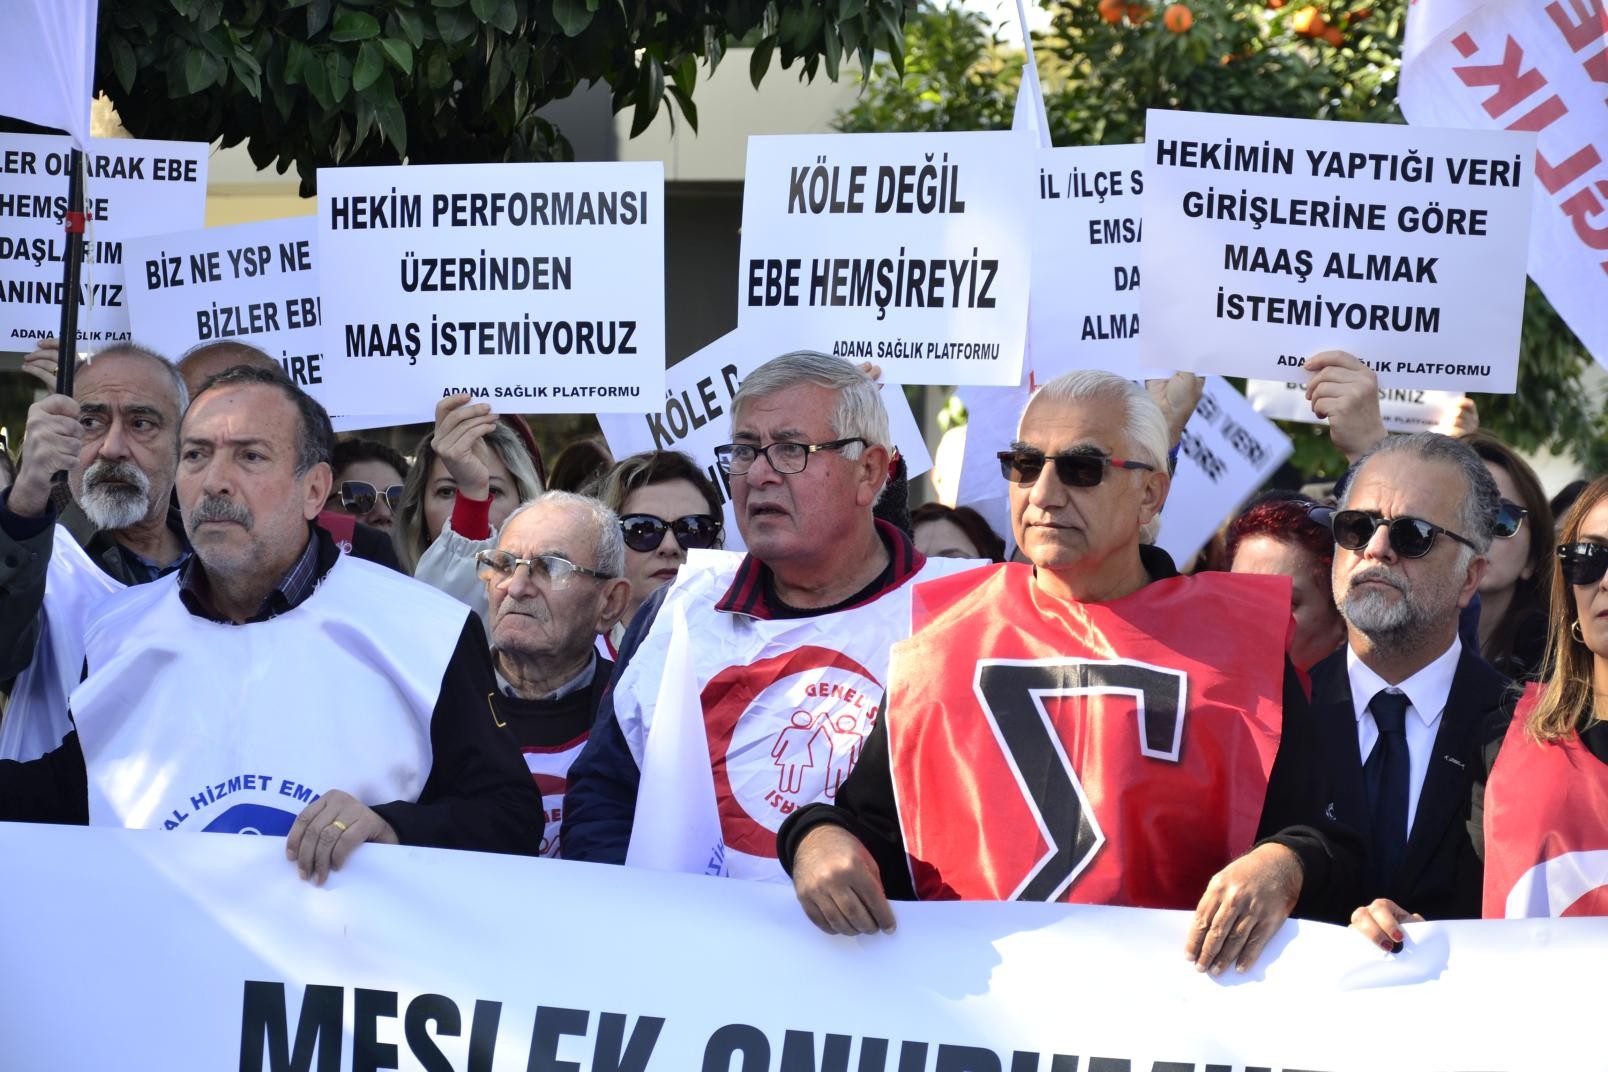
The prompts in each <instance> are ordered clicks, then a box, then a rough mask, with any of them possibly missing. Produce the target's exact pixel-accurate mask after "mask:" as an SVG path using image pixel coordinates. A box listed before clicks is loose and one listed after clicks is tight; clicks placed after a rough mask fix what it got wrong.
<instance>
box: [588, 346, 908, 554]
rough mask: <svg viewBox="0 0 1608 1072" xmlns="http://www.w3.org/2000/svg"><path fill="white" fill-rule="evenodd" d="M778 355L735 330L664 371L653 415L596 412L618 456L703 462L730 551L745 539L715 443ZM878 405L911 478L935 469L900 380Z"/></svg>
mask: <svg viewBox="0 0 1608 1072" xmlns="http://www.w3.org/2000/svg"><path fill="white" fill-rule="evenodd" d="M776 356H777V355H776V354H774V353H767V352H766V351H764V350H762V349H759V348H758V347H756V346H753V345H751V344H750V342H749V340H748V338H747V336H746V334H745V333H744V331H743V330H742V329H741V328H739V329H737V330H736V331H730V332H727V333H726V334H725V335H722V336H721V337H720V338H718V339H716V340H715V341H714V342H712V343H710V344H709V345H708V346H705V347H704V348H703V349H702V350H699V351H698V352H697V353H695V354H691V355H689V356H688V357H685V358H683V359H682V360H680V361H678V362H676V364H675V365H674V366H673V367H672V368H671V369H670V371H669V372H668V373H666V374H665V381H666V384H667V386H666V390H665V395H664V405H663V407H662V408H660V409H658V410H656V411H654V412H652V413H629V414H627V413H599V414H598V415H597V423H598V424H599V425H600V426H602V428H603V437H604V438H605V439H607V440H608V444H609V451H610V453H612V454H613V455H614V456H615V457H616V458H624V457H625V456H626V455H628V454H636V453H638V452H640V451H645V450H679V451H681V452H682V453H684V454H686V455H688V456H690V457H691V458H692V460H693V461H695V462H697V463H698V464H699V465H700V466H701V467H703V469H704V471H705V472H706V473H707V474H708V476H709V479H710V481H711V482H712V483H713V484H714V485H715V490H717V491H718V492H720V498H721V501H722V503H724V504H725V514H726V543H725V546H726V549H727V550H728V551H741V550H743V537H742V533H741V532H740V531H738V528H737V515H736V514H735V513H734V512H733V510H732V505H731V478H730V477H728V476H727V475H726V474H725V473H722V472H721V471H720V467H719V466H718V465H716V464H715V448H716V447H718V446H720V445H721V444H722V443H730V442H731V399H732V396H733V395H735V394H736V393H737V388H738V387H739V386H741V384H742V380H743V377H744V376H746V375H748V374H749V373H750V372H752V371H754V369H756V368H758V367H759V366H760V365H763V364H764V363H765V362H766V361H769V360H770V359H771V358H773V357H776ZM882 404H883V406H884V407H886V408H887V411H888V430H889V433H890V434H891V435H892V436H893V444H894V446H895V447H897V448H898V449H899V453H900V454H901V455H902V456H903V457H904V460H905V465H906V466H907V467H908V469H909V478H910V479H911V480H914V479H915V478H916V477H918V476H920V475H921V474H922V473H925V472H926V471H927V470H928V469H931V468H932V457H931V455H930V454H929V453H928V452H927V444H926V441H925V440H923V439H922V437H921V428H920V427H919V426H918V425H917V424H916V417H915V414H914V413H912V412H911V410H910V403H909V402H908V401H906V399H905V396H904V391H903V390H901V389H900V388H899V387H898V386H896V385H892V384H890V385H887V386H885V387H884V388H883V390H882Z"/></svg>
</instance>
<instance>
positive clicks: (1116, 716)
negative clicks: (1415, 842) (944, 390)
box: [779, 372, 1358, 972]
mask: <svg viewBox="0 0 1608 1072" xmlns="http://www.w3.org/2000/svg"><path fill="white" fill-rule="evenodd" d="M1167 448H1168V428H1167V422H1166V420H1165V419H1164V416H1163V413H1162V411H1161V409H1160V408H1159V407H1158V405H1157V404H1156V403H1155V402H1154V401H1153V400H1152V399H1151V398H1150V397H1149V396H1148V395H1147V393H1146V392H1145V390H1144V389H1143V388H1140V387H1138V386H1137V385H1135V384H1133V383H1130V382H1129V381H1127V380H1124V379H1123V378H1121V377H1119V376H1115V375H1112V374H1110V373H1105V372H1076V373H1068V374H1066V375H1064V376H1061V377H1057V378H1056V379H1055V380H1052V381H1051V382H1050V383H1048V384H1046V385H1045V386H1044V387H1043V388H1042V389H1040V391H1039V392H1038V393H1037V394H1036V395H1035V396H1034V397H1033V399H1032V401H1030V402H1029V403H1028V406H1027V409H1026V411H1025V412H1024V414H1023V415H1022V419H1021V424H1020V428H1019V430H1018V434H1017V442H1016V443H1015V444H1014V445H1013V446H1012V448H1011V449H1010V450H1007V451H1004V452H1001V453H1000V455H999V458H1000V464H1001V469H1002V473H1003V475H1004V477H1005V479H1006V480H1007V481H1008V482H1009V494H1010V505H1011V515H1012V524H1013V528H1014V531H1015V536H1016V539H1017V542H1018V544H1019V545H1020V546H1021V548H1022V550H1023V553H1024V554H1025V555H1026V556H1027V558H1028V560H1029V561H1030V562H1031V567H1029V566H1026V565H1015V564H1008V565H1003V566H996V567H991V568H990V569H988V570H987V571H986V572H982V573H981V574H968V575H966V576H963V577H954V578H946V579H943V580H938V581H933V582H930V583H926V584H921V585H919V586H917V588H916V592H915V595H914V597H913V604H914V606H915V617H916V622H915V629H914V632H913V633H912V636H911V637H910V639H909V640H908V641H905V642H902V643H900V644H898V645H896V646H895V647H894V651H893V663H892V681H891V683H890V685H889V690H888V699H887V711H886V717H885V718H883V719H880V720H879V721H878V723H877V726H876V730H875V732H874V733H873V735H872V737H871V738H870V740H869V741H868V742H867V744H866V749H865V753H864V756H863V758H862V761H861V763H860V765H859V766H858V767H857V768H856V769H855V771H854V773H853V774H851V775H850V776H849V778H848V780H847V781H846V782H845V783H844V784H843V786H842V788H841V789H840V790H839V792H838V794H837V799H836V800H835V801H834V802H833V804H834V806H832V807H826V806H815V807H810V808H806V809H803V810H801V811H799V812H798V813H796V814H795V815H794V816H793V817H792V818H790V819H789V820H788V821H787V823H786V825H784V826H783V828H782V831H781V835H780V839H779V840H780V850H781V857H782V860H783V862H784V863H785V864H786V865H788V866H789V869H790V871H791V873H792V875H793V879H794V885H795V890H796V891H797V893H798V897H799V901H800V903H801V905H802V906H803V908H804V911H805V913H806V914H807V915H808V916H809V918H810V919H811V920H812V921H813V922H814V923H815V924H816V925H817V926H818V927H820V928H821V929H823V930H826V931H828V932H830V933H838V934H869V933H873V932H875V931H877V930H892V929H893V925H894V919H893V914H892V911H891V910H890V908H889V905H888V897H889V896H890V895H891V896H894V897H897V898H902V899H923V900H947V899H973V900H1015V899H1020V900H1041V901H1069V902H1075V903H1082V904H1114V905H1129V906H1138V907H1153V908H1172V909H1187V908H1190V907H1194V908H1195V909H1196V915H1195V921H1194V924H1193V926H1192V928H1191V930H1190V933H1189V936H1188V943H1187V947H1186V952H1187V953H1188V955H1189V957H1190V959H1191V960H1192V961H1194V962H1195V964H1196V966H1197V967H1198V968H1200V969H1202V970H1210V971H1212V972H1221V971H1222V970H1224V969H1225V968H1226V967H1228V966H1231V965H1235V964H1237V965H1238V966H1239V967H1240V969H1241V970H1244V969H1245V968H1247V967H1248V966H1249V965H1250V964H1251V963H1252V962H1254V961H1255V959H1256V958H1257V956H1258V955H1259V953H1260V951H1261V948H1262V946H1263V945H1264V944H1265V943H1266V942H1267V940H1268V939H1269V938H1270V937H1271V936H1272V935H1273V934H1274V933H1275V932H1276V931H1277V930H1278V928H1279V926H1280V925H1282V924H1283V922H1284V920H1285V919H1286V918H1287V916H1288V915H1289V914H1290V913H1291V911H1292V910H1294V909H1296V908H1297V907H1298V906H1299V907H1300V908H1301V910H1302V911H1303V912H1304V913H1319V914H1323V913H1327V914H1335V913H1337V912H1338V911H1339V906H1340V905H1344V904H1348V903H1349V901H1347V899H1346V898H1347V896H1348V895H1349V894H1350V893H1351V892H1352V887H1351V884H1350V882H1349V881H1348V880H1347V871H1348V869H1349V868H1350V867H1354V866H1355V863H1356V856H1357V855H1358V853H1357V851H1356V846H1355V839H1354V837H1352V836H1351V835H1349V833H1348V832H1346V831H1343V830H1340V829H1338V828H1330V824H1327V823H1325V822H1324V820H1323V818H1322V803H1323V799H1324V798H1323V796H1322V794H1321V791H1320V790H1318V789H1317V782H1318V779H1317V778H1316V774H1317V773H1318V762H1317V757H1316V755H1315V752H1314V749H1313V742H1312V740H1311V735H1310V728H1309V726H1308V724H1307V722H1308V720H1307V718H1306V710H1305V700H1304V696H1303V693H1302V692H1301V688H1300V684H1299V681H1298V680H1297V679H1296V677H1295V675H1294V673H1293V672H1292V670H1291V669H1290V667H1289V664H1288V661H1287V660H1286V658H1285V656H1284V645H1285V637H1286V633H1287V631H1288V625H1289V618H1290V589H1289V586H1288V582H1287V581H1286V580H1284V579H1283V578H1269V577H1248V576H1243V575H1229V574H1221V573H1215V574H1214V573H1208V574H1202V575H1197V576H1195V577H1191V578H1185V577H1180V576H1178V572H1177V570H1176V568H1174V566H1173V564H1172V562H1171V560H1170V559H1169V558H1168V556H1167V554H1166V553H1165V552H1164V551H1161V550H1160V549H1158V548H1156V547H1153V546H1147V545H1145V544H1143V543H1142V542H1141V534H1142V533H1143V531H1144V530H1145V528H1146V527H1147V526H1148V525H1149V524H1150V523H1151V522H1152V521H1153V520H1154V519H1155V518H1156V516H1157V515H1158V513H1159V512H1160V510H1161V508H1162V505H1163V504H1164V502H1165V501H1166V498H1167V492H1168V490H1169V475H1168V472H1167V466H1166V457H1167ZM1253 844H1254V847H1253ZM1203 891H1204V893H1203Z"/></svg>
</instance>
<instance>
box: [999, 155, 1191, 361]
mask: <svg viewBox="0 0 1608 1072" xmlns="http://www.w3.org/2000/svg"><path fill="white" fill-rule="evenodd" d="M1144 159H1145V148H1144V146H1143V145H1091V146H1086V147H1083V148H1076V149H1044V150H1040V151H1039V153H1038V154H1037V162H1038V168H1037V176H1038V186H1037V190H1038V198H1037V200H1036V201H1035V202H1034V206H1033V236H1034V239H1033V287H1032V302H1031V306H1030V308H1029V310H1028V317H1027V354H1028V357H1027V360H1028V364H1029V367H1030V368H1031V369H1032V370H1033V379H1034V381H1035V382H1037V383H1044V382H1046V381H1048V380H1051V379H1054V378H1055V377H1056V376H1058V375H1060V374H1061V373H1063V372H1066V371H1068V370H1070V369H1083V368H1096V369H1106V370H1107V371H1110V372H1116V373H1119V374H1121V375H1123V376H1128V377H1131V378H1133V379H1136V380H1137V379H1154V378H1161V377H1165V376H1166V375H1167V374H1168V372H1167V371H1162V370H1160V369H1148V368H1141V367H1140V365H1139V280H1140V268H1139V240H1140V236H1141V234H1142V232H1143V219H1142V217H1141V215H1140V200H1141V198H1140V194H1141V193H1143V191H1144V173H1143V167H1144ZM1168 371H1170V370H1168Z"/></svg>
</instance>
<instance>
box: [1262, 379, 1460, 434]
mask: <svg viewBox="0 0 1608 1072" xmlns="http://www.w3.org/2000/svg"><path fill="white" fill-rule="evenodd" d="M1245 397H1246V398H1248V399H1250V402H1251V405H1252V406H1254V407H1256V412H1258V413H1260V414H1261V415H1262V416H1264V417H1271V418H1272V419H1274V420H1278V421H1300V422H1301V423H1302V424H1328V423H1329V422H1328V421H1325V420H1323V419H1322V418H1320V417H1318V416H1317V415H1316V414H1314V413H1313V412H1312V403H1310V402H1308V401H1307V397H1306V384H1305V383H1273V382H1271V381H1268V380H1247V381H1246V383H1245ZM1464 397H1465V396H1463V395H1461V394H1457V393H1455V392H1453V391H1425V390H1421V389H1419V388H1415V387H1391V388H1381V389H1380V391H1379V416H1380V417H1382V418H1383V419H1384V422H1385V430H1386V431H1389V432H1441V433H1449V432H1450V430H1451V427H1452V421H1454V420H1455V419H1456V418H1457V412H1458V409H1459V407H1460V406H1461V405H1462V402H1463V398H1464Z"/></svg>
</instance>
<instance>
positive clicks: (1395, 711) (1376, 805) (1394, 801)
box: [1362, 691, 1407, 882]
mask: <svg viewBox="0 0 1608 1072" xmlns="http://www.w3.org/2000/svg"><path fill="white" fill-rule="evenodd" d="M1368 710H1370V711H1372V712H1373V717H1374V724H1375V725H1376V726H1378V727H1379V740H1378V741H1377V742H1375V744H1374V747H1373V751H1372V752H1370V753H1369V754H1368V761H1367V762H1366V763H1364V764H1363V765H1362V777H1363V782H1364V784H1365V786H1366V787H1367V790H1368V803H1369V806H1370V808H1371V809H1372V812H1373V842H1374V872H1375V877H1376V878H1377V879H1379V881H1381V882H1388V881H1390V879H1392V878H1394V877H1395V874H1396V871H1397V869H1399V868H1400V867H1401V859H1402V857H1403V856H1404V855H1405V854H1406V851H1407V697H1406V695H1405V694H1403V693H1400V692H1389V691H1381V692H1379V693H1378V694H1377V695H1376V696H1374V698H1373V699H1372V700H1371V701H1369V703H1368Z"/></svg>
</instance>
